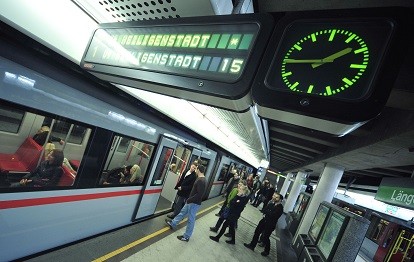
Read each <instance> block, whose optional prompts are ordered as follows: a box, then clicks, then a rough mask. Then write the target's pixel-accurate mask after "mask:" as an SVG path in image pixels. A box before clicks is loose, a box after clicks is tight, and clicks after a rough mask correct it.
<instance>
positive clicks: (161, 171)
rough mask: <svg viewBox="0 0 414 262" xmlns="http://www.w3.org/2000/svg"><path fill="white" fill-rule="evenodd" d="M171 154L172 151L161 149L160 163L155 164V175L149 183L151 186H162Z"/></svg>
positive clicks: (167, 148)
mask: <svg viewBox="0 0 414 262" xmlns="http://www.w3.org/2000/svg"><path fill="white" fill-rule="evenodd" d="M173 153H174V149H172V148H169V147H164V148H163V149H162V151H161V155H160V161H159V162H158V164H157V168H156V169H155V174H154V177H153V179H152V182H151V185H152V186H157V185H162V183H163V182H164V180H165V177H166V174H167V171H168V167H169V164H170V162H171V159H172V157H173Z"/></svg>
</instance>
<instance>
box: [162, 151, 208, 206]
mask: <svg viewBox="0 0 414 262" xmlns="http://www.w3.org/2000/svg"><path fill="white" fill-rule="evenodd" d="M199 157H200V150H198V149H196V148H190V147H187V146H185V145H183V144H181V143H178V144H177V146H176V148H175V151H174V154H173V156H172V158H171V162H170V164H169V168H168V171H167V174H166V178H165V182H164V185H163V188H162V191H161V197H160V199H159V200H158V203H157V207H156V209H155V212H156V213H157V212H162V211H165V210H168V209H170V208H171V207H172V205H173V203H174V202H175V198H176V196H177V190H175V186H176V185H177V183H178V180H179V179H180V178H181V176H182V175H184V174H185V172H186V170H187V169H188V168H190V164H191V163H192V162H193V161H194V160H195V159H198V158H199Z"/></svg>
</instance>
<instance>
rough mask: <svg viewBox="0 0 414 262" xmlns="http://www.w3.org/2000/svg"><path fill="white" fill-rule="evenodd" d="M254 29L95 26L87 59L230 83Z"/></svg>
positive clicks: (244, 57)
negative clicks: (111, 27)
mask: <svg viewBox="0 0 414 262" xmlns="http://www.w3.org/2000/svg"><path fill="white" fill-rule="evenodd" d="M258 31H259V27H258V25H257V24H241V25H214V26H212V25H198V26H182V27H179V28H177V27H157V28H152V29H151V30H148V28H142V27H137V28H114V29H98V30H97V31H96V32H95V35H94V37H93V40H92V42H91V44H90V46H89V48H88V51H87V53H86V57H85V61H86V62H91V63H99V64H107V65H113V66H119V67H128V68H134V69H139V70H150V71H156V72H163V73H168V74H175V75H183V76H192V77H198V78H202V79H209V80H215V81H221V82H226V83H232V82H235V81H236V80H237V79H238V78H239V77H240V76H241V73H242V72H243V69H244V67H245V65H246V62H247V59H248V57H249V54H250V53H251V50H252V46H253V43H254V41H255V40H256V38H257V33H258Z"/></svg>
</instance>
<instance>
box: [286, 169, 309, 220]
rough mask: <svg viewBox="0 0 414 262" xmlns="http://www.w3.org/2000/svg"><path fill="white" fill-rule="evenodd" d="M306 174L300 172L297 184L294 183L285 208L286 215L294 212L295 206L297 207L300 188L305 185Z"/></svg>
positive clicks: (296, 180)
mask: <svg viewBox="0 0 414 262" xmlns="http://www.w3.org/2000/svg"><path fill="white" fill-rule="evenodd" d="M305 178H306V173H304V172H302V171H299V172H298V174H297V175H296V179H295V182H293V186H292V189H291V190H290V193H289V196H288V198H287V200H286V202H285V206H284V207H283V211H284V212H285V213H289V212H291V211H292V210H293V206H294V205H295V202H296V199H297V198H298V196H299V193H300V188H301V187H302V185H303V184H304V183H305Z"/></svg>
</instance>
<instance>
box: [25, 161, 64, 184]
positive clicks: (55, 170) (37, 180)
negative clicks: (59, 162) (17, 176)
mask: <svg viewBox="0 0 414 262" xmlns="http://www.w3.org/2000/svg"><path fill="white" fill-rule="evenodd" d="M62 174H63V169H62V167H60V166H56V165H50V164H49V161H43V162H42V163H40V165H39V166H38V167H37V168H36V169H35V170H34V171H33V172H31V173H29V174H27V175H25V176H24V177H23V178H26V179H29V180H32V182H31V183H30V184H29V185H30V186H56V185H57V184H58V183H59V180H60V177H61V176H62Z"/></svg>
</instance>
